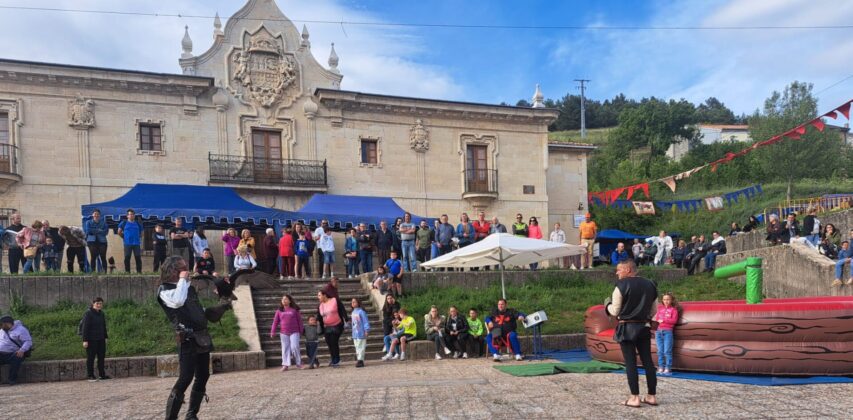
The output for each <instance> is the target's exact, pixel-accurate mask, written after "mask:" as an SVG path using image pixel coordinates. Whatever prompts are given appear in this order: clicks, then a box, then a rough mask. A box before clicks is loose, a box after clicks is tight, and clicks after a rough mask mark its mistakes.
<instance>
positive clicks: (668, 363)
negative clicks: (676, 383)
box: [654, 293, 681, 375]
mask: <svg viewBox="0 0 853 420" xmlns="http://www.w3.org/2000/svg"><path fill="white" fill-rule="evenodd" d="M661 301H662V302H663V306H661V307H659V308H658V313H657V314H655V318H654V321H656V322H658V329H657V333H656V334H655V342H656V343H657V346H658V373H659V374H661V375H670V374H672V345H673V341H674V337H673V333H672V330H673V328H675V324H676V323H677V322H678V314H679V312H680V309H681V308H680V307H679V306H678V303H677V302H676V301H675V296H673V295H672V293H665V294H664V295H663V297H661Z"/></svg>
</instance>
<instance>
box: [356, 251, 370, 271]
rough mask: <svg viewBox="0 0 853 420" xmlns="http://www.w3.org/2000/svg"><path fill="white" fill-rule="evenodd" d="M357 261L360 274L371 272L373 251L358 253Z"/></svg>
mask: <svg viewBox="0 0 853 420" xmlns="http://www.w3.org/2000/svg"><path fill="white" fill-rule="evenodd" d="M358 259H359V261H360V262H361V272H362V273H369V272H371V271H373V251H366V250H361V251H358Z"/></svg>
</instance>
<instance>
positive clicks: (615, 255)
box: [610, 242, 630, 266]
mask: <svg viewBox="0 0 853 420" xmlns="http://www.w3.org/2000/svg"><path fill="white" fill-rule="evenodd" d="M629 258H630V257H629V256H628V251H626V250H625V244H624V243H622V242H619V243H618V244H616V249H614V250H613V252H611V253H610V265H613V266H615V265H616V264H619V263H620V262H622V261H627V260H628V259H629Z"/></svg>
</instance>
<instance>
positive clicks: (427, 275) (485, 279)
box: [403, 268, 687, 292]
mask: <svg viewBox="0 0 853 420" xmlns="http://www.w3.org/2000/svg"><path fill="white" fill-rule="evenodd" d="M640 273H641V274H642V275H644V276H647V277H649V278H651V279H653V280H655V281H658V282H661V281H663V282H668V281H676V280H680V279H682V278H684V277H685V276H686V275H687V270H684V269H680V268H661V269H642V268H641V271H640ZM554 275H558V276H559V275H562V276H581V277H583V278H584V279H586V280H590V281H612V282H615V281H616V273H615V269H610V268H608V269H594V270H582V271H577V270H538V271H530V270H511V271H509V270H508V271H505V272H504V282H505V283H506V284H507V285H510V284H512V285H522V284H525V283H526V282H534V283H535V282H536V281H538V280H539V279H540V277H542V276H554ZM500 281H501V275H500V272H499V271H494V270H492V271H482V270H481V271H465V272H460V271H452V272H451V271H447V272H442V271H438V272H416V273H406V274H404V275H403V290H404V291H406V292H414V291H417V290H421V289H425V288H427V287H429V286H433V285H435V286H438V287H450V286H460V287H464V288H472V289H482V288H486V287H489V285H491V284H493V283H496V284H500Z"/></svg>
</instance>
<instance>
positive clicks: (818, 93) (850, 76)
mask: <svg viewBox="0 0 853 420" xmlns="http://www.w3.org/2000/svg"><path fill="white" fill-rule="evenodd" d="M850 79H853V74H851V75H849V76H847V77H845V78H843V79H841V80H839V81H837V82H835V83H833V84H831V85H829V86H827V87H825V88H823V89H821V90H819V91H817V92H815V95H820V94H821V93H823V92H826V91H828V90H830V89H832V88H834V87H836V86H838V85H840V84H842V83H844V82H846V81H848V80H850Z"/></svg>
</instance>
